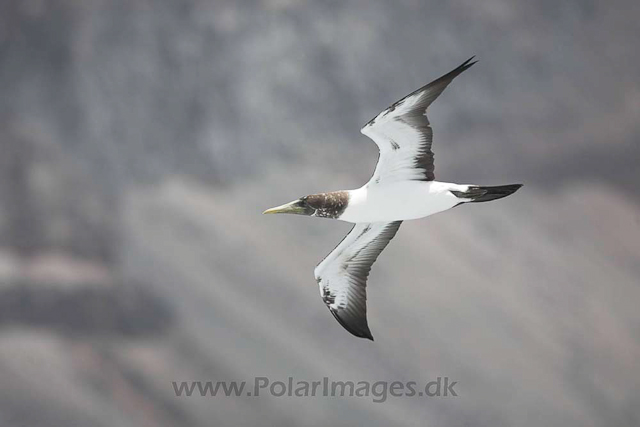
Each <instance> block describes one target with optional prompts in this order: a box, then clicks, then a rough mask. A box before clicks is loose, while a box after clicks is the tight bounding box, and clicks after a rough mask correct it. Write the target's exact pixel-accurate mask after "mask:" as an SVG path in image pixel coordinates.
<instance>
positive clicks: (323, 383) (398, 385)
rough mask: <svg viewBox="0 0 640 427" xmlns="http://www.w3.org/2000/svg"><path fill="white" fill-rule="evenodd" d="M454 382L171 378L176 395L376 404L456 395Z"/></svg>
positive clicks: (444, 380)
mask: <svg viewBox="0 0 640 427" xmlns="http://www.w3.org/2000/svg"><path fill="white" fill-rule="evenodd" d="M457 383H458V382H457V381H451V380H450V379H449V377H437V378H436V379H435V380H433V381H429V382H427V383H423V384H424V386H419V385H418V383H417V382H416V381H406V382H402V381H333V380H330V379H329V378H328V377H324V378H322V380H318V381H297V380H295V379H294V378H293V377H288V378H287V380H286V381H280V380H278V381H271V380H270V379H269V378H267V377H255V378H254V379H253V381H252V382H248V381H180V382H177V381H172V382H171V384H172V385H173V390H174V392H175V395H176V397H191V396H200V397H241V396H248V397H260V396H274V397H283V396H289V397H365V398H367V397H370V398H372V400H373V401H374V402H376V403H381V402H385V401H386V400H387V398H389V397H394V398H397V397H457V396H458V393H457V391H456V390H455V389H454V387H455V386H456V384H457Z"/></svg>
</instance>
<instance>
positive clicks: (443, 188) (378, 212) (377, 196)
mask: <svg viewBox="0 0 640 427" xmlns="http://www.w3.org/2000/svg"><path fill="white" fill-rule="evenodd" d="M468 188H469V185H461V184H453V183H448V182H439V181H398V182H392V183H389V184H377V185H369V184H367V185H364V186H363V187H361V188H358V189H357V190H349V191H348V194H349V204H348V205H347V207H346V209H345V211H344V212H343V213H342V215H341V216H340V217H339V218H338V219H340V220H342V221H346V222H353V223H359V222H391V221H403V220H409V219H418V218H424V217H427V216H429V215H433V214H436V213H438V212H442V211H446V210H447V209H451V208H452V207H454V206H457V205H459V204H460V203H461V202H464V201H465V199H460V198H459V197H457V196H455V195H454V194H453V193H452V192H451V190H454V191H459V192H462V193H464V192H465V191H467V189H468Z"/></svg>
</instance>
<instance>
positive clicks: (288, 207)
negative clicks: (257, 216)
mask: <svg viewBox="0 0 640 427" xmlns="http://www.w3.org/2000/svg"><path fill="white" fill-rule="evenodd" d="M304 211H305V209H304V207H302V206H300V201H299V200H294V201H293V202H290V203H286V204H284V205H282V206H276V207H275V208H271V209H267V210H266V211H264V212H262V213H263V214H265V215H266V214H281V213H288V214H303V213H304Z"/></svg>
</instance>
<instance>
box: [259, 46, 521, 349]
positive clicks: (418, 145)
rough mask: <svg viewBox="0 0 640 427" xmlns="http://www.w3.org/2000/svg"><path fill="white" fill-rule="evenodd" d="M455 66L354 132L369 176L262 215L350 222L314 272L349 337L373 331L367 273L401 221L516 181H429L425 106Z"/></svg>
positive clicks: (481, 197) (505, 190)
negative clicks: (364, 139)
mask: <svg viewBox="0 0 640 427" xmlns="http://www.w3.org/2000/svg"><path fill="white" fill-rule="evenodd" d="M472 60H473V57H472V58H469V59H468V60H467V61H465V62H464V63H463V64H462V65H460V66H459V67H458V68H456V69H454V70H453V71H451V72H449V73H447V74H445V75H444V76H442V77H440V78H439V79H436V80H434V81H433V82H431V83H429V84H428V85H426V86H423V87H421V88H420V89H418V90H416V91H414V92H412V93H411V94H409V95H407V96H406V97H404V98H402V99H401V100H399V101H398V102H396V103H394V104H393V105H391V106H390V107H389V108H387V109H386V110H384V111H382V112H381V113H380V114H378V115H377V116H376V117H374V118H373V119H371V120H370V121H369V122H368V123H367V124H365V125H364V127H363V128H362V129H361V130H360V131H361V132H362V133H363V134H364V135H366V136H368V137H369V138H371V139H372V140H373V141H374V142H375V143H376V144H377V145H378V148H379V150H380V155H379V158H378V164H377V165H376V169H375V171H374V173H373V176H372V177H371V179H370V180H369V182H367V183H366V184H365V185H364V186H362V187H360V188H358V189H356V190H345V191H333V192H329V193H321V194H313V195H309V196H305V197H302V198H300V199H298V200H294V201H293V202H290V203H287V204H285V205H282V206H278V207H275V208H271V209H267V210H266V211H264V213H265V214H275V213H289V214H298V215H307V216H315V217H321V218H332V219H339V220H342V221H347V222H351V223H355V225H354V226H353V228H352V229H351V231H350V232H349V234H347V235H346V237H345V238H344V239H343V240H342V242H340V244H339V245H338V246H337V247H336V248H335V249H334V250H333V251H332V252H331V253H330V254H329V255H327V257H326V258H325V259H324V260H323V261H322V262H321V263H320V264H318V266H317V267H316V269H315V270H314V274H315V278H316V281H317V283H318V285H319V287H320V296H321V297H322V300H323V301H324V303H325V304H326V305H327V307H328V308H329V311H331V314H333V316H334V317H335V318H336V320H337V321H338V322H339V323H340V324H341V325H342V326H343V327H344V328H345V329H346V330H347V331H349V332H350V333H352V334H353V335H355V336H357V337H361V338H368V339H370V340H372V341H373V336H372V335H371V331H370V330H369V326H368V324H367V305H366V302H367V294H366V286H367V277H368V276H369V271H370V270H371V266H372V265H373V263H374V262H375V261H376V259H377V258H378V255H380V253H381V252H382V251H383V250H384V248H385V247H386V246H387V245H388V244H389V241H391V239H393V237H394V236H395V235H396V233H397V232H398V229H399V228H400V224H402V221H405V220H410V219H417V218H424V217H427V216H429V215H433V214H435V213H438V212H442V211H445V210H447V209H451V208H452V207H454V206H458V205H460V204H462V203H477V202H487V201H490V200H496V199H501V198H503V197H506V196H508V195H510V194H513V193H514V192H515V191H516V190H518V189H519V188H520V187H521V186H522V185H521V184H511V185H502V186H494V187H486V186H479V185H468V184H453V183H448V182H438V181H436V180H435V175H434V166H433V152H432V151H431V142H432V139H433V132H432V129H431V125H430V123H429V119H428V118H427V115H426V113H427V108H428V107H429V105H431V103H432V102H433V101H434V100H435V99H436V98H437V97H438V96H439V95H440V94H441V93H442V91H443V90H444V89H445V88H446V87H447V86H448V85H449V83H451V81H452V80H453V79H454V78H455V77H457V76H458V75H459V74H460V73H462V72H463V71H465V70H466V69H468V68H469V67H471V66H472V65H473V64H475V63H476V62H477V61H474V62H472Z"/></svg>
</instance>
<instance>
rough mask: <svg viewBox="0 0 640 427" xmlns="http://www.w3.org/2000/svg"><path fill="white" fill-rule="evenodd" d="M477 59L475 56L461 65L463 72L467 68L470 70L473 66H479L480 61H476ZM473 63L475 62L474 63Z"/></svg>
mask: <svg viewBox="0 0 640 427" xmlns="http://www.w3.org/2000/svg"><path fill="white" fill-rule="evenodd" d="M475 58H476V56H475V55H473V56H472V57H471V58H469V59H467V60H466V61H464V62H463V63H462V65H460V67H459V68H462V71H464V70H466V69H467V68H470V67H471V66H472V65H473V64H477V63H478V60H477V59H476V60H475V61H474V59H475ZM472 61H473V62H472Z"/></svg>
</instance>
